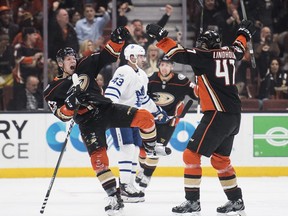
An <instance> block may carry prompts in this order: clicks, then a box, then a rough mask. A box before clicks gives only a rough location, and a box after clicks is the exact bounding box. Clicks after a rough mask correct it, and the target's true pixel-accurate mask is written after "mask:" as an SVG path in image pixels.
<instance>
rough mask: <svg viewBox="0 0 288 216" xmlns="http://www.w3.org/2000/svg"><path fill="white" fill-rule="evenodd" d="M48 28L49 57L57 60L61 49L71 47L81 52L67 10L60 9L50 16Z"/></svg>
mask: <svg viewBox="0 0 288 216" xmlns="http://www.w3.org/2000/svg"><path fill="white" fill-rule="evenodd" d="M50 16H51V17H50V19H49V26H48V31H49V34H48V57H49V58H51V59H53V60H56V59H55V58H56V57H55V56H56V53H57V51H58V50H59V49H61V48H65V47H71V48H73V49H74V50H75V51H76V52H79V43H78V39H77V34H76V31H75V30H74V28H73V26H72V25H71V24H70V23H69V16H68V12H67V10H65V9H63V8H60V9H56V11H54V12H53V11H52V13H51V14H50Z"/></svg>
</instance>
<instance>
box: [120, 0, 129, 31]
mask: <svg viewBox="0 0 288 216" xmlns="http://www.w3.org/2000/svg"><path fill="white" fill-rule="evenodd" d="M128 10H129V4H128V1H118V4H117V27H119V26H126V25H127V24H128V18H127V16H126V13H127V11H128Z"/></svg>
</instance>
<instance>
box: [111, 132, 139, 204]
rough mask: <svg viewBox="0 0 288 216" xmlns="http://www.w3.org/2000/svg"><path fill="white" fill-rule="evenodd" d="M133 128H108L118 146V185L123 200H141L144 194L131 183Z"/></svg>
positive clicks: (133, 148) (133, 147)
mask: <svg viewBox="0 0 288 216" xmlns="http://www.w3.org/2000/svg"><path fill="white" fill-rule="evenodd" d="M133 130H136V131H137V132H138V129H137V128H110V132H111V135H112V137H113V141H114V143H115V144H116V145H117V146H119V154H118V156H119V159H118V167H119V174H120V178H119V186H120V190H121V197H122V199H123V201H124V202H142V201H144V194H143V193H141V192H140V191H139V190H137V189H136V188H135V187H134V185H133V184H131V178H132V172H133V170H132V168H133V160H134V158H135V156H134V154H135V148H136V146H135V144H134V138H133Z"/></svg>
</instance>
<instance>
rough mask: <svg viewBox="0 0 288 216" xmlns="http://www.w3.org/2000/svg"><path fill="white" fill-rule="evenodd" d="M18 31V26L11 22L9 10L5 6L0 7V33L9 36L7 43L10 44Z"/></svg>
mask: <svg viewBox="0 0 288 216" xmlns="http://www.w3.org/2000/svg"><path fill="white" fill-rule="evenodd" d="M18 29H19V28H18V25H16V24H15V23H14V22H13V21H12V14H11V9H10V8H9V7H7V6H0V33H6V34H8V35H9V43H12V41H13V39H14V37H15V36H16V34H17V33H18Z"/></svg>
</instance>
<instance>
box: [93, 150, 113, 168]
mask: <svg viewBox="0 0 288 216" xmlns="http://www.w3.org/2000/svg"><path fill="white" fill-rule="evenodd" d="M90 160H91V164H92V167H93V169H94V170H95V172H96V173H99V172H102V171H104V170H107V169H108V167H109V159H108V156H107V151H106V148H105V147H102V148H99V149H97V150H96V151H94V152H93V153H92V154H91V156H90Z"/></svg>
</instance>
